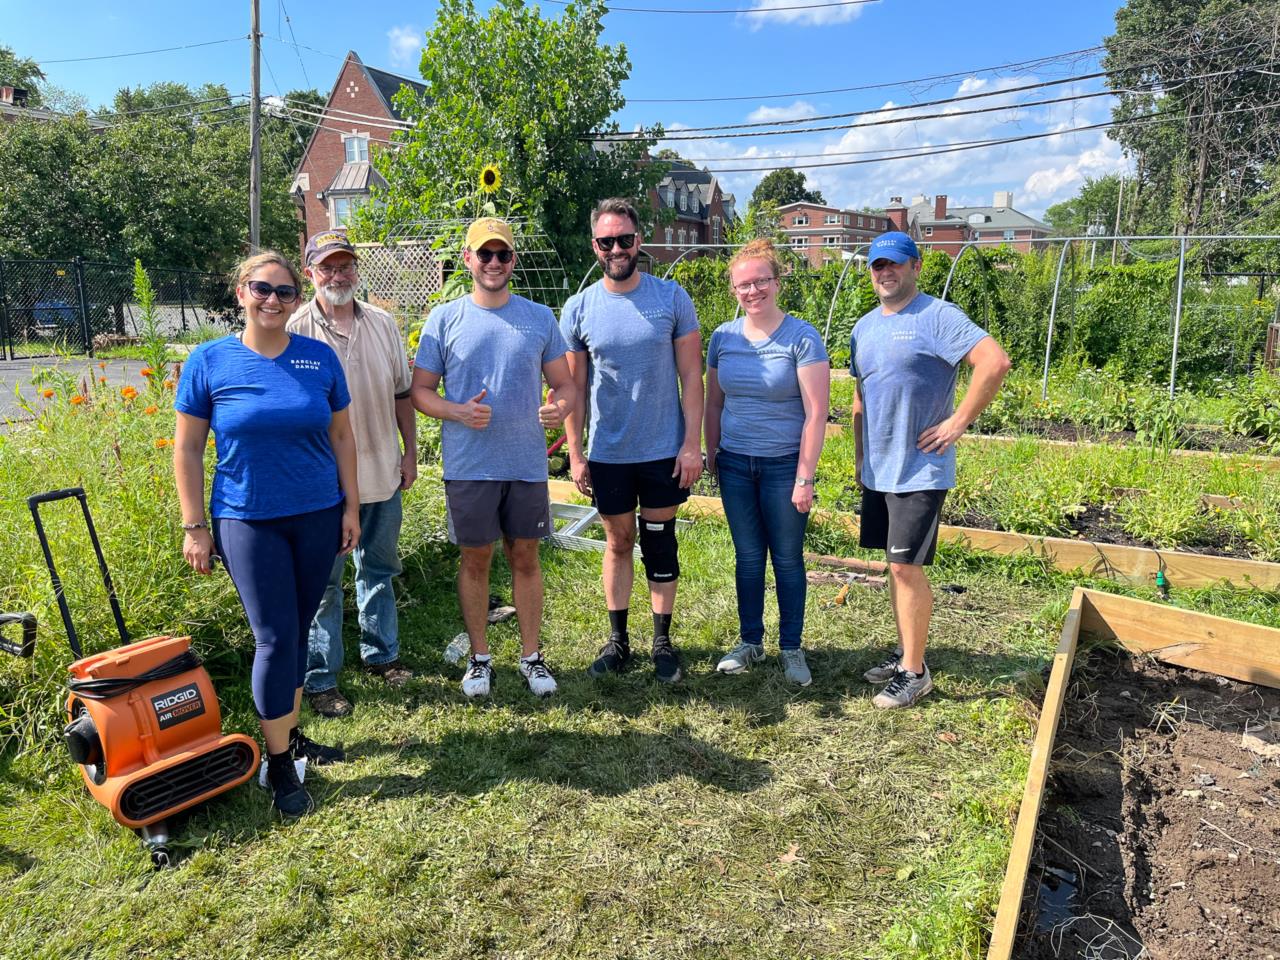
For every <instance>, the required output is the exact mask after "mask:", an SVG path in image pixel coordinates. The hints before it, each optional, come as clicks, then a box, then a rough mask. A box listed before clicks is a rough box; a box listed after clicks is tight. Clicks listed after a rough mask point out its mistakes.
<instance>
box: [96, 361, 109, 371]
mask: <svg viewBox="0 0 1280 960" xmlns="http://www.w3.org/2000/svg"><path fill="white" fill-rule="evenodd" d="M98 369H99V370H105V369H107V361H105V360H99V361H98Z"/></svg>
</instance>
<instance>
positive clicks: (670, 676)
mask: <svg viewBox="0 0 1280 960" xmlns="http://www.w3.org/2000/svg"><path fill="white" fill-rule="evenodd" d="M653 675H654V677H656V678H657V680H658V682H659V683H678V682H679V681H680V678H681V677H682V676H684V674H683V673H682V672H681V671H680V657H679V656H677V654H676V648H675V647H673V646H672V645H671V638H670V637H654V639H653Z"/></svg>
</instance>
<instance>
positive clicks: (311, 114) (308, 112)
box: [287, 100, 413, 131]
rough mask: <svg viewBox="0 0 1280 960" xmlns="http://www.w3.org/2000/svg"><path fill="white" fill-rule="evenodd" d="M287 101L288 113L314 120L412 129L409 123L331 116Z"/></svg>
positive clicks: (389, 128) (380, 127)
mask: <svg viewBox="0 0 1280 960" xmlns="http://www.w3.org/2000/svg"><path fill="white" fill-rule="evenodd" d="M287 102H288V103H289V104H291V106H289V112H290V113H297V114H299V115H300V116H303V117H307V118H309V119H314V120H328V121H330V122H331V123H351V124H353V125H356V126H361V127H375V128H377V129H379V130H398V131H407V130H411V129H413V128H412V127H411V126H409V125H407V124H406V125H405V126H400V125H398V124H392V123H379V122H376V121H371V120H366V119H361V120H359V121H357V120H355V119H350V118H348V117H339V116H333V115H331V114H326V113H325V112H323V111H320V110H316V109H313V108H312V109H308V108H304V107H300V106H292V104H296V103H297V102H298V101H296V100H288V101H287Z"/></svg>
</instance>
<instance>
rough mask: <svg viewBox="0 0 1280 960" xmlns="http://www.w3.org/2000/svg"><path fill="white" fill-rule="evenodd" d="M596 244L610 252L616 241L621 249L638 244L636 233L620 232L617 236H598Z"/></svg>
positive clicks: (627, 248) (628, 248)
mask: <svg viewBox="0 0 1280 960" xmlns="http://www.w3.org/2000/svg"><path fill="white" fill-rule="evenodd" d="M595 241H596V246H597V247H599V248H600V249H601V250H603V251H604V252H605V253H608V252H609V251H610V250H612V249H613V245H614V244H615V243H616V244H617V245H618V249H619V250H630V249H631V248H632V247H634V246H635V244H636V235H635V234H634V233H620V234H618V235H617V236H616V237H596V238H595Z"/></svg>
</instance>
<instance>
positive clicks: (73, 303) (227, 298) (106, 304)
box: [0, 258, 243, 360]
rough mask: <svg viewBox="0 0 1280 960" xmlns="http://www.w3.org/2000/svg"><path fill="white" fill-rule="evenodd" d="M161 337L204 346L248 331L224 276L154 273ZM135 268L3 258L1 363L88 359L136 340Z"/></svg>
mask: <svg viewBox="0 0 1280 960" xmlns="http://www.w3.org/2000/svg"><path fill="white" fill-rule="evenodd" d="M147 275H148V276H149V277H150V278H151V285H152V287H153V288H154V289H155V293H156V317H157V321H158V323H159V328H160V332H161V333H162V334H163V335H164V336H165V337H167V338H169V339H170V340H178V341H192V342H196V341H200V340H206V339H209V338H210V337H211V336H216V335H218V334H221V333H225V332H227V331H229V330H234V329H238V328H239V327H240V326H242V325H243V318H242V316H241V313H240V307H239V304H237V303H236V300H235V297H234V295H233V294H232V293H231V290H230V288H229V286H228V283H227V278H226V277H225V276H223V275H222V274H217V273H201V272H199V271H195V270H173V269H169V268H165V267H154V268H149V269H148V270H147ZM138 335H139V330H138V305H137V304H136V303H135V302H134V297H133V267H132V266H130V265H126V264H119V263H93V262H88V261H84V260H81V259H79V258H76V259H74V260H0V359H9V360H17V359H25V358H29V357H42V356H51V355H54V354H87V355H90V356H92V355H93V354H94V353H95V352H96V351H100V350H105V349H109V348H111V347H115V346H123V345H128V344H130V343H133V342H135V341H136V339H137V337H138Z"/></svg>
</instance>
